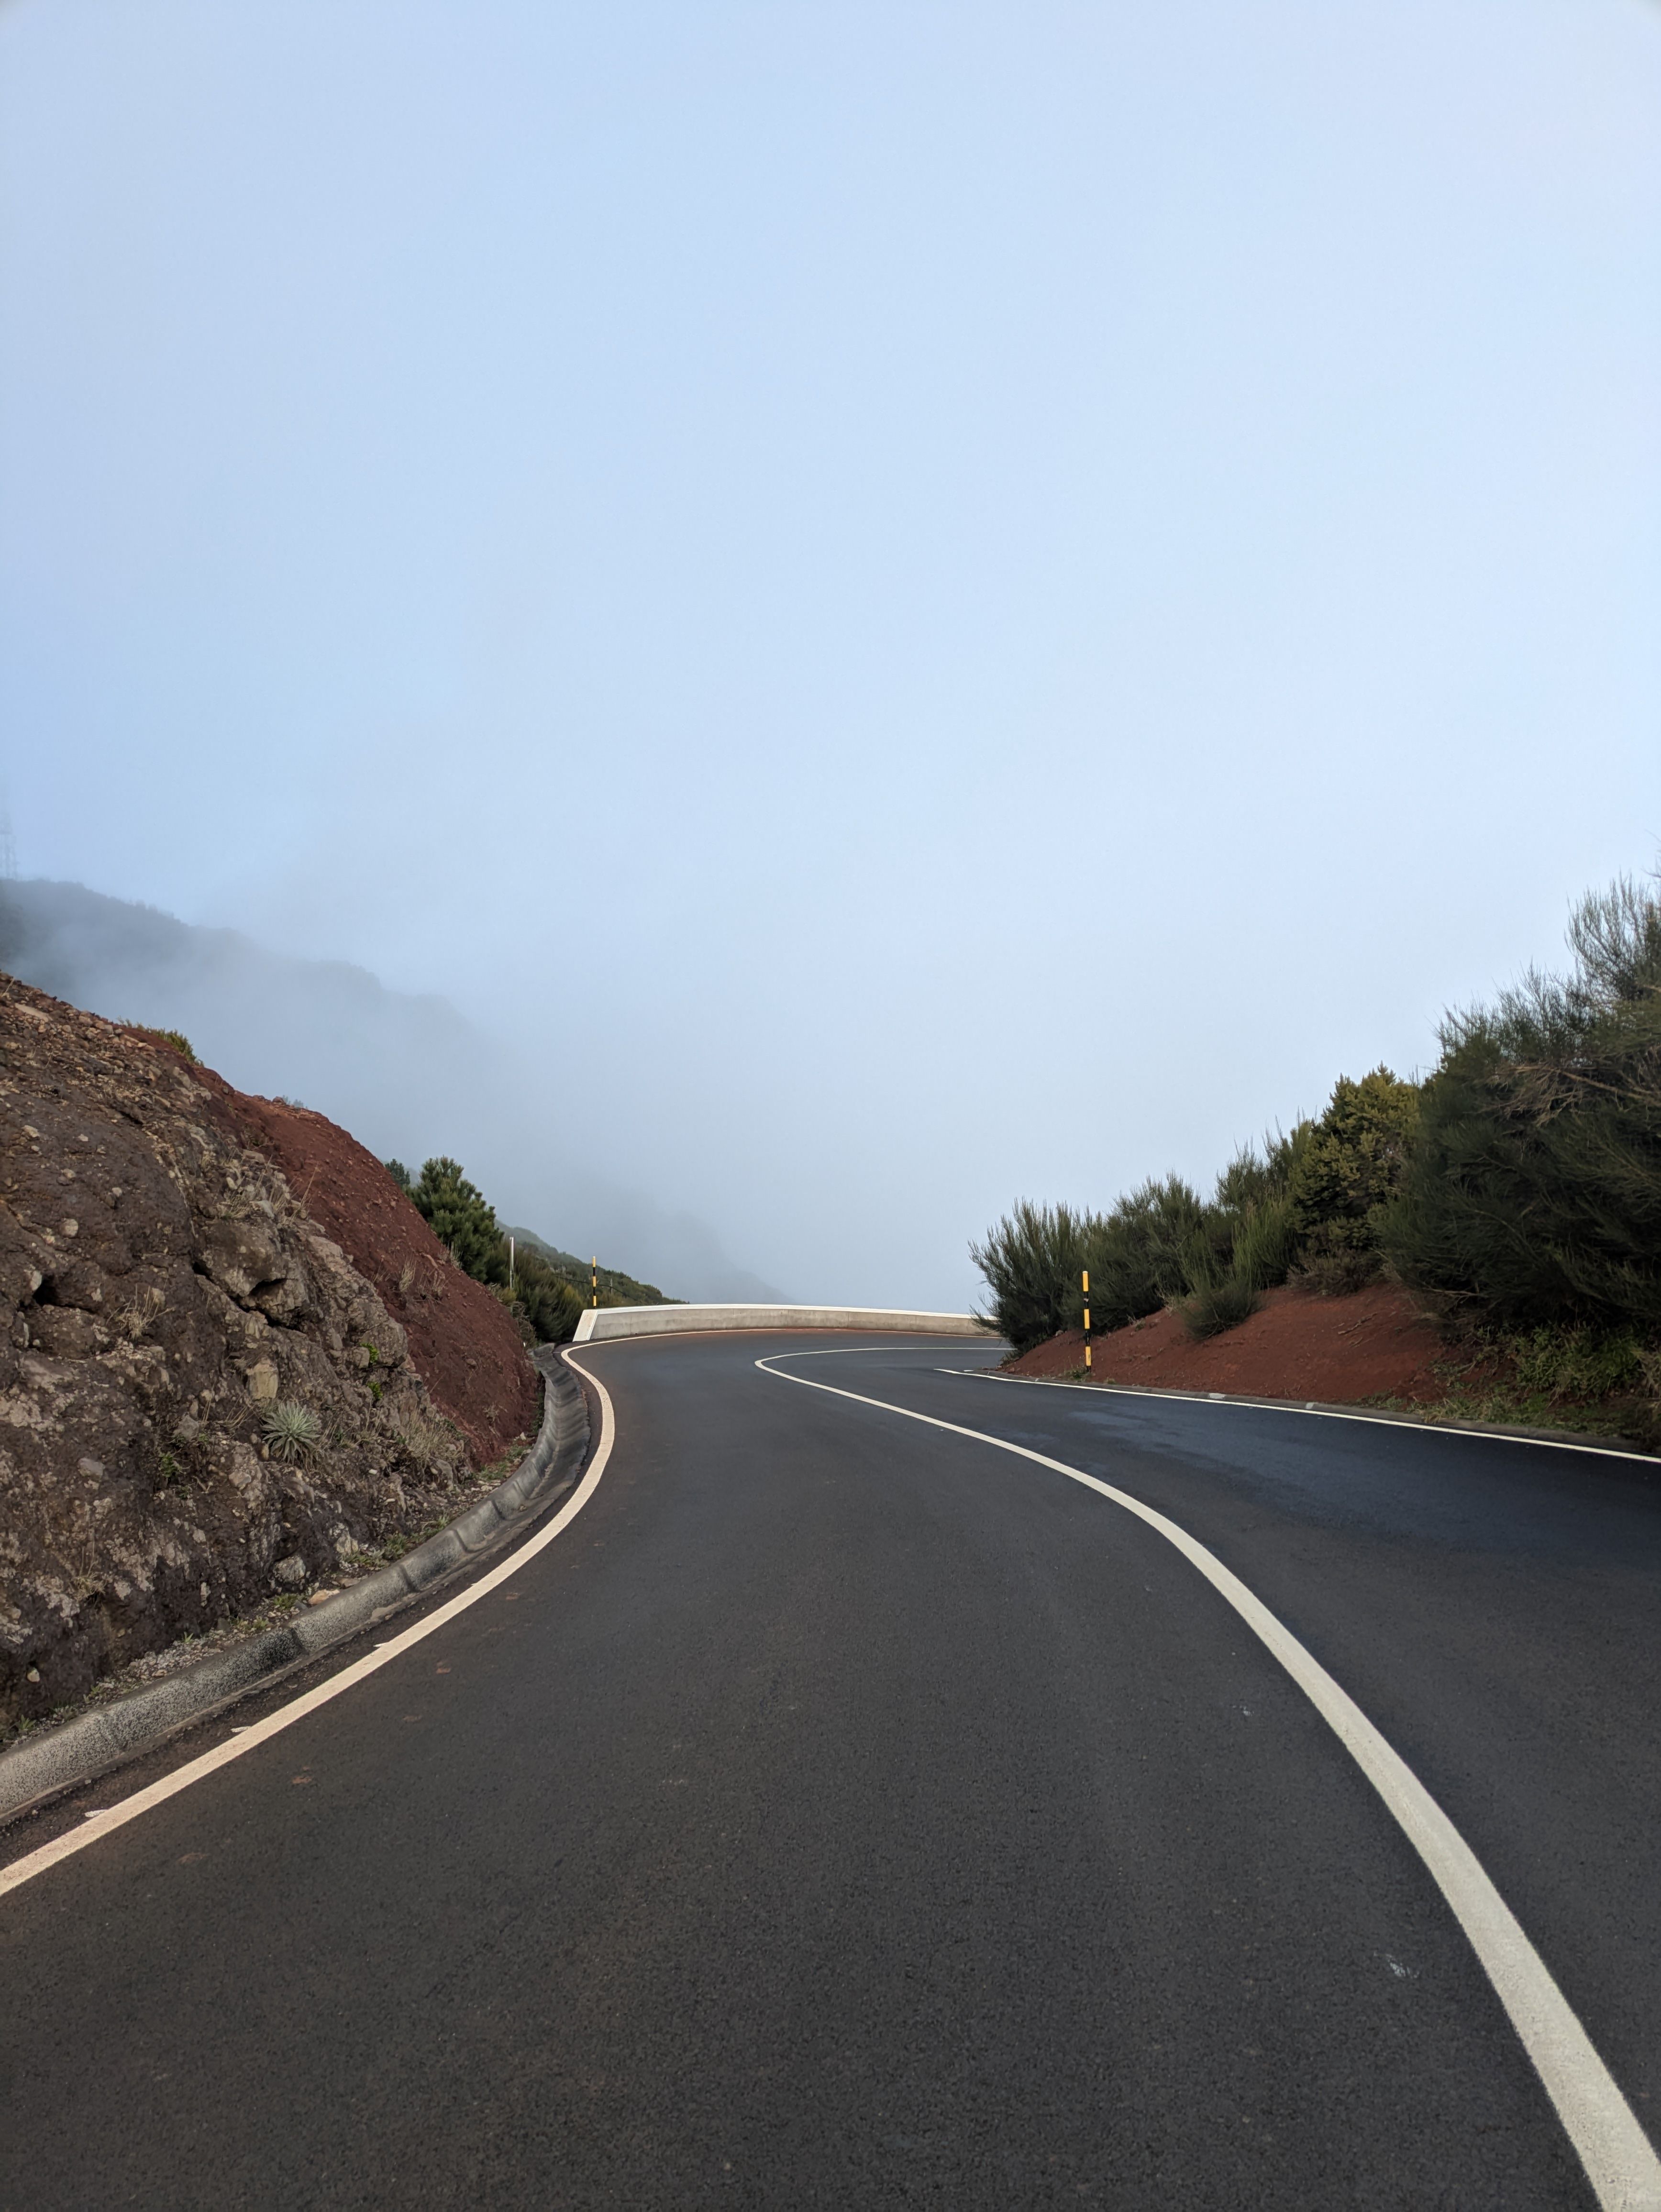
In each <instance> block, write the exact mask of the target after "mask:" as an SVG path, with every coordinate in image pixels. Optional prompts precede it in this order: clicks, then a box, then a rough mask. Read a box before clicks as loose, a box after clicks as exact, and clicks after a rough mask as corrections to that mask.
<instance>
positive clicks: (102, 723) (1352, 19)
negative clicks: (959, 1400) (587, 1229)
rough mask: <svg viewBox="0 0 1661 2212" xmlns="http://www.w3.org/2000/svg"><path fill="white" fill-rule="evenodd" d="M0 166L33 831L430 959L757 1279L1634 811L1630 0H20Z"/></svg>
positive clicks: (1374, 973)
mask: <svg viewBox="0 0 1661 2212" xmlns="http://www.w3.org/2000/svg"><path fill="white" fill-rule="evenodd" d="M0 198H3V207H0V222H3V233H0V317H3V331H0V679H3V690H4V701H3V703H4V717H5V738H4V757H3V763H0V765H3V774H4V780H5V785H6V789H7V793H8V794H9V800H10V805H11V808H12V811H13V814H14V817H15V823H16V829H17V836H18V845H19V854H20V860H21V866H22V869H23V871H24V872H26V873H30V874H37V873H38V874H46V875H56V876H71V877H76V878H80V879H82V880H83V881H86V882H88V883H90V884H94V885H95V886H96V887H97V888H99V889H100V890H108V891H113V892H117V893H119V894H121V895H123V896H137V897H141V898H144V899H148V900H150V901H153V902H155V903H157V904H159V905H161V906H164V907H166V908H169V909H170V910H172V911H173V912H176V913H179V914H181V915H185V916H186V918H187V919H191V920H197V921H215V922H229V923H233V924H235V925H237V926H240V927H245V928H247V929H249V930H251V931H252V932H254V933H256V934H258V935H259V936H260V937H261V938H263V939H265V940H266V941H267V942H269V943H271V944H272V945H277V946H278V947H280V948H282V949H284V950H289V951H301V952H319V953H327V954H331V955H338V956H341V957H347V958H352V959H356V960H360V961H362V962H363V963H366V964H368V966H370V967H372V968H373V969H375V970H376V972H377V973H379V974H380V975H382V976H383V977H384V978H385V979H386V981H389V982H391V983H393V984H395V985H398V986H400V987H407V988H417V989H436V990H440V991H443V992H446V993H447V994H450V995H451V996H452V997H453V999H454V1000H456V1002H457V1003H458V1004H459V1005H461V1006H464V1007H465V1009H466V1010H468V1011H469V1012H472V1013H473V1014H474V1015H475V1016H477V1017H478V1018H481V1019H483V1020H484V1021H485V1022H486V1023H487V1024H490V1025H492V1026H495V1027H496V1028H497V1029H499V1030H502V1031H503V1032H504V1033H506V1032H508V1031H509V1030H512V1031H514V1032H516V1033H517V1035H518V1036H519V1037H520V1041H521V1042H524V1043H525V1044H526V1046H527V1047H528V1048H529V1049H530V1050H531V1052H532V1054H533V1056H534V1057H535V1058H536V1060H537V1061H538V1065H539V1066H541V1068H542V1069H543V1070H544V1071H545V1085H546V1098H547V1113H548V1142H549V1144H550V1146H553V1147H556V1148H558V1149H560V1150H562V1151H569V1152H581V1153H582V1154H583V1155H584V1156H585V1157H586V1158H587V1160H588V1161H589V1163H590V1164H592V1165H593V1167H594V1168H595V1169H596V1170H600V1171H603V1172H604V1173H605V1174H606V1175H607V1176H612V1177H614V1178H616V1179H618V1180H621V1181H624V1182H630V1183H633V1184H635V1185H637V1186H638V1187H640V1188H642V1189H645V1190H648V1191H649V1192H651V1193H652V1194H654V1195H655V1196H657V1197H658V1198H660V1199H661V1200H666V1201H667V1202H668V1203H670V1204H672V1205H676V1206H685V1207H688V1208H690V1209H691V1210H692V1211H693V1212H697V1213H700V1214H702V1215H703V1216H704V1217H706V1218H709V1220H711V1221H713V1222H714V1223H715V1225H716V1226H717V1227H718V1228H719V1230H720V1231H721V1233H722V1235H723V1236H724V1237H725V1238H726V1240H727V1243H728V1244H729V1245H730V1247H731V1248H732V1249H733V1251H734V1253H735V1254H736V1255H738V1256H739V1258H740V1259H741V1260H742V1261H745V1262H746V1263H747V1264H748V1265H750V1266H751V1267H755V1268H756V1269H757V1271H759V1272H760V1273H763V1274H764V1275H766V1276H768V1277H769V1278H770V1279H772V1280H774V1281H776V1282H779V1283H781V1284H782V1285H785V1287H786V1288H787V1289H788V1290H790V1291H794V1292H795V1293H797V1294H799V1295H801V1296H804V1297H812V1296H824V1297H837V1296H847V1297H870V1298H875V1299H879V1300H884V1301H889V1300H892V1301H906V1300H913V1299H916V1300H918V1301H921V1302H922V1303H926V1304H961V1303H962V1302H963V1301H964V1298H965V1297H967V1296H968V1295H969V1294H970V1291H971V1289H972V1287H973V1278H972V1275H971V1273H970V1269H969V1267H968V1263H967V1260H966V1256H965V1254H964V1245H965V1243H966V1240H967V1239H968V1238H969V1237H970V1236H971V1235H975V1234H977V1233H978V1232H979V1231H982V1230H983V1228H984V1226H985V1225H986V1224H987V1222H988V1220H989V1218H990V1217H991V1216H992V1215H993V1214H994V1213H995V1212H998V1211H1000V1210H1001V1209H1002V1208H1003V1207H1004V1206H1007V1204H1008V1203H1009V1202H1010V1201H1011V1200H1013V1199H1014V1198H1016V1197H1018V1196H1020V1195H1023V1194H1027V1195H1031V1196H1034V1197H1039V1198H1050V1197H1066V1198H1069V1199H1073V1200H1080V1201H1090V1202H1097V1203H1101V1202H1105V1201H1106V1200H1109V1199H1110V1198H1111V1197H1112V1195H1113V1194H1114V1193H1115V1192H1116V1190H1118V1189H1120V1188H1123V1187H1124V1186H1126V1185H1127V1184H1129V1183H1130V1182H1135V1181H1136V1180H1137V1179H1139V1178H1140V1177H1141V1176H1143V1175H1145V1174H1147V1173H1149V1172H1152V1171H1158V1170H1164V1169H1165V1168H1167V1167H1171V1166H1175V1167H1180V1168H1182V1169H1183V1170H1186V1171H1187V1172H1189V1173H1190V1174H1192V1175H1195V1176H1202V1177H1204V1176H1209V1174H1210V1173H1211V1172H1212V1171H1213V1170H1214V1169H1215V1168H1216V1167H1217V1166H1219V1165H1220V1164H1221V1162H1222V1160H1223V1159H1224V1158H1225V1157H1226V1154H1227V1152H1229V1150H1230V1149H1231V1148H1232V1144H1233V1142H1234V1141H1235V1139H1238V1138H1239V1137H1241V1136H1244V1135H1246V1134H1248V1133H1250V1132H1251V1131H1252V1130H1253V1129H1254V1128H1257V1127H1262V1124H1263V1123H1264V1122H1265V1121H1271V1120H1274V1119H1276V1118H1279V1119H1281V1120H1287V1119H1290V1118H1291V1116H1293V1115H1294V1114H1295V1113H1296V1112H1297V1111H1298V1110H1299V1109H1300V1108H1309V1107H1313V1106H1318V1104H1319V1103H1320V1102H1321V1100H1322V1099H1323V1097H1324V1096H1325V1094H1326V1092H1327V1091H1328V1090H1329V1087H1330V1085H1331V1082H1332V1079H1333V1078H1334V1077H1335V1075H1337V1074H1338V1073H1340V1072H1341V1071H1348V1072H1351V1073H1359V1072H1360V1071H1361V1070H1362V1069H1363V1068H1365V1067H1366V1066H1369V1065H1371V1064H1372V1063H1373V1062H1375V1061H1377V1060H1378V1059H1380V1058H1387V1059H1389V1060H1392V1061H1393V1062H1394V1063H1395V1064H1396V1065H1397V1066H1406V1067H1411V1066H1415V1064H1418V1063H1422V1062H1424V1061H1426V1060H1428V1059H1429V1058H1430V1056H1431V1054H1432V1053H1433V1024H1434V1022H1435V1018H1436V1016H1437V1014H1438V1012H1439V1009H1440V1008H1441V1007H1442V1006H1444V1005H1445V1004H1446V1003H1447V1002H1448V1001H1450V1000H1461V999H1464V998H1468V997H1469V996H1470V995H1471V994H1476V993H1481V992H1482V991H1484V990H1486V989H1488V987H1491V986H1492V984H1493V983H1494V982H1495V981H1499V980H1502V979H1504V978H1505V977H1506V976H1508V975H1510V974H1511V973H1512V971H1513V970H1514V969H1516V968H1517V967H1518V966H1519V965H1521V964H1523V963H1525V962H1526V961H1528V960H1529V959H1531V958H1547V959H1548V958H1550V957H1553V955H1554V954H1555V951H1556V948H1557V946H1558V944H1559V942H1560V939H1561V927H1562V921H1563V918H1564V915H1565V913H1566V910H1567V904H1568V902H1569V901H1570V899H1571V898H1572V896H1573V895H1574V894H1575V893H1576V892H1577V891H1578V890H1579V889H1581V888H1582V887H1583V886H1585V885H1586V884H1591V883H1594V882H1598V881H1601V880H1603V878H1607V877H1608V876H1609V875H1611V874H1612V873H1614V872H1616V871H1617V870H1621V869H1643V868H1645V867H1647V866H1650V865H1652V862H1653V860H1654V859H1655V856H1656V853H1657V848H1658V843H1661V623H1658V609H1661V405H1658V398H1657V395H1658V393H1661V9H1656V8H1654V7H1652V6H1651V5H1649V4H1647V0H1550V3H1549V4H1548V3H1547V0H1388V4H1384V0H1377V3H1376V4H1374V0H1350V3H1349V4H1343V0H1340V3H1339V4H1335V0H1190V3H1189V4H1183V0H1173V4H1170V5H1162V6H1159V7H1157V8H1149V7H1147V6H1146V5H1142V4H1137V5H1129V4H1107V0H1103V4H1098V5H1094V6H1084V5H1063V4H1051V3H1050V0H1021V4H1019V5H1014V4H989V0H987V3H985V4H975V0H967V4H963V3H962V0H958V4H953V5H951V6H949V7H948V6H945V5H940V6H925V5H916V4H908V0H885V4H883V5H881V6H871V5H862V4H860V0H834V4H831V0H776V4H771V5H750V6H742V5H736V4H727V0H700V4H697V5H689V4H683V5H679V6H671V5H655V6H654V5H644V4H634V0H616V4H607V5H605V6H603V7H601V6H589V7H587V8H585V9H575V8H570V7H564V6H560V5H557V4H549V0H537V4H529V0H526V4H509V0H467V4H465V5H462V4H460V0H452V4H447V5H436V4H418V3H417V0H397V4H370V0H282V3H281V4H280V5H278V4H264V3H263V0H239V4H238V5H236V6H234V7H227V6H225V5H224V4H223V0H211V4H192V5H184V4H169V0H145V4H143V5H134V4H133V0H9V4H8V5H7V6H6V7H5V8H4V9H0ZM226 1073H228V1074H230V1075H232V1076H233V1077H234V1075H235V1073H236V1071H235V1070H234V1069H229V1068H228V1069H227V1070H226ZM313 1103H319V1104H326V1101H325V1100H323V1099H318V1100H316V1101H314V1102H313ZM545 1226H546V1230H547V1232H548V1233H550V1234H554V1235H557V1234H559V1233H560V1225H559V1224H557V1223H550V1224H547V1225H545ZM618 1256H619V1257H620V1258H621V1259H623V1261H624V1264H626V1263H627V1255H618Z"/></svg>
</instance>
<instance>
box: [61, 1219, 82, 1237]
mask: <svg viewBox="0 0 1661 2212" xmlns="http://www.w3.org/2000/svg"><path fill="white" fill-rule="evenodd" d="M58 1234H59V1235H60V1236H62V1237H78V1236H79V1235H80V1234H81V1224H80V1223H79V1222H78V1221H60V1222H59V1223H58Z"/></svg>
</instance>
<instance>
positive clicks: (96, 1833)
mask: <svg viewBox="0 0 1661 2212" xmlns="http://www.w3.org/2000/svg"><path fill="white" fill-rule="evenodd" d="M561 1356H562V1357H563V1359H564V1360H565V1363H566V1364H567V1365H568V1366H569V1367H573V1368H575V1369H576V1371H577V1372H578V1374H580V1375H581V1376H584V1377H585V1378H586V1379H587V1381H588V1382H590V1383H593V1386H594V1389H596V1390H597V1391H598V1392H599V1406H600V1427H599V1449H598V1450H597V1451H596V1452H595V1454H594V1455H593V1459H592V1460H591V1461H590V1462H589V1463H588V1470H587V1474H585V1475H584V1476H583V1478H582V1480H581V1483H580V1484H579V1485H578V1486H577V1488H576V1489H575V1491H574V1492H572V1494H571V1495H570V1497H569V1498H567V1499H566V1501H565V1503H564V1504H563V1505H562V1506H561V1507H560V1509H559V1510H558V1512H557V1513H556V1514H555V1516H554V1517H553V1519H552V1520H551V1521H550V1522H549V1523H548V1525H547V1527H546V1528H538V1530H537V1532H536V1534H535V1535H533V1536H527V1537H526V1540H525V1541H524V1542H523V1543H522V1544H521V1545H520V1547H519V1549H518V1550H517V1551H516V1552H514V1553H511V1554H510V1556H509V1557H508V1558H507V1559H504V1560H503V1561H502V1564H501V1565H500V1566H497V1567H492V1568H491V1570H490V1573H489V1574H486V1575H481V1576H480V1577H479V1578H478V1581H477V1582H476V1583H470V1584H469V1585H468V1587H467V1588H466V1589H465V1590H461V1591H459V1592H458V1593H457V1595H455V1596H454V1597H453V1598H451V1599H450V1600H449V1601H448V1602H447V1604H444V1605H441V1606H440V1607H439V1608H438V1610H437V1611H436V1612H435V1613H429V1614H428V1615H427V1617H426V1619H425V1620H418V1621H417V1622H416V1623H415V1625H414V1626H413V1627H411V1628H406V1629H405V1631H404V1633H403V1634H402V1635H401V1636H395V1637H393V1638H392V1641H391V1642H390V1643H388V1644H377V1645H376V1646H375V1648H374V1650H373V1651H368V1652H366V1653H365V1654H364V1656H363V1657H362V1658H361V1659H357V1660H355V1661H354V1662H352V1664H351V1665H350V1667H343V1668H341V1670H340V1672H339V1674H332V1675H331V1676H330V1677H329V1679H328V1680H327V1681H326V1682H319V1684H318V1686H317V1687H316V1688H315V1689H314V1690H307V1691H306V1692H304V1693H303V1694H302V1695H301V1696H300V1697H298V1698H295V1699H292V1700H291V1701H290V1702H289V1704H288V1705H279V1706H278V1707H277V1711H275V1712H274V1713H268V1714H267V1715H266V1717H265V1719H264V1720H263V1721H254V1722H252V1723H250V1724H249V1725H248V1726H247V1727H246V1728H243V1729H240V1730H239V1731H238V1732H237V1733H236V1734H234V1735H232V1737H231V1738H230V1740H229V1741H228V1742H226V1743H222V1744H216V1746H215V1747H214V1748H213V1749H212V1750H211V1751H204V1753H202V1755H201V1757H200V1758H199V1759H191V1760H190V1761H189V1762H188V1763H187V1764H186V1765H184V1766H180V1767H177V1768H175V1769H174V1771H173V1773H171V1774H164V1775H163V1776H162V1778H161V1780H160V1781H159V1782H152V1783H151V1784H149V1788H148V1789H144V1790H136V1791H135V1792H134V1794H133V1795H132V1796H131V1797H124V1798H122V1799H121V1800H120V1802H119V1803H117V1804H114V1805H106V1806H103V1807H100V1808H99V1809H97V1810H96V1811H94V1812H91V1813H88V1814H85V1815H84V1816H83V1821H82V1826H80V1827H78V1828H71V1829H70V1831H69V1832H68V1833H67V1834H65V1835H62V1836H59V1837H58V1838H57V1839H56V1840H55V1841H54V1842H52V1843H50V1844H41V1846H40V1850H36V1851H30V1852H29V1853H28V1854H27V1857H23V1858H21V1859H14V1860H13V1862H12V1863H11V1864H10V1865H9V1867H0V1897H3V1896H4V1895H5V1894H6V1893H7V1891H8V1890H13V1889H18V1888H21V1886H22V1885H23V1883H24V1882H26V1881H33V1878H34V1876H35V1875H38V1874H45V1872H46V1869H47V1868H48V1867H54V1866H56V1865H57V1864H58V1862H59V1860H60V1859H66V1858H69V1857H71V1855H72V1854H73V1853H75V1852H76V1851H80V1850H85V1849H86V1848H87V1846H88V1844H95V1843H97V1842H99V1841H100V1838H103V1837H105V1836H107V1835H108V1834H110V1833H111V1832H112V1831H113V1829H116V1828H122V1827H125V1826H126V1824H127V1822H128V1821H129V1820H137V1819H138V1817H139V1815H140V1814H143V1813H148V1812H149V1811H150V1810H151V1809H152V1808H153V1807H155V1806H157V1805H162V1804H165V1803H166V1802H167V1799H168V1798H169V1797H176V1796H178V1795H179V1791H180V1790H188V1789H189V1788H190V1786H191V1784H192V1783H193V1782H200V1781H201V1780H202V1779H203V1778H204V1776H206V1775H209V1774H213V1773H216V1771H218V1769H219V1768H220V1767H222V1766H228V1765H229V1764H230V1762H231V1761H232V1759H240V1758H241V1757H242V1756H243V1755H244V1753H247V1752H250V1751H253V1750H256V1749H257V1748H258V1747H259V1745H261V1744H262V1743H269V1742H270V1741H271V1738H272V1737H273V1736H274V1735H281V1734H282V1733H283V1729H287V1728H292V1727H293V1726H294V1724H295V1722H296V1721H302V1720H304V1719H305V1717H306V1716H307V1714H308V1713H314V1712H315V1711H317V1710H318V1708H319V1705H327V1704H328V1703H329V1702H330V1700H331V1699H334V1698H338V1697H343V1696H344V1694H345V1692H347V1691H348V1690H352V1689H356V1686H357V1685H358V1684H359V1683H360V1682H362V1681H364V1680H367V1679H368V1676H369V1675H371V1674H376V1673H378V1672H379V1671H380V1668H382V1667H385V1666H388V1665H390V1663H391V1662H392V1660H394V1659H396V1658H399V1656H401V1655H402V1654H403V1653H404V1652H405V1651H408V1650H411V1649H412V1648H413V1647H414V1646H415V1645H416V1644H419V1643H421V1642H423V1639H424V1638H427V1637H429V1636H431V1635H434V1634H435V1633H436V1632H437V1631H438V1630H439V1629H441V1628H443V1627H445V1626H447V1624H448V1623H449V1622H451V1621H453V1620H454V1619H455V1617H456V1615H457V1614H458V1613H465V1611H466V1610H467V1608H468V1607H469V1606H470V1605H477V1604H478V1601H479V1600H480V1598H482V1597H488V1596H489V1595H490V1592H491V1591H492V1590H494V1589H500V1588H501V1587H502V1583H505V1582H506V1581H507V1580H508V1577H509V1576H510V1575H514V1574H517V1573H518V1571H519V1570H520V1568H521V1567H522V1566H523V1565H525V1563H526V1560H527V1559H534V1558H535V1557H536V1555H537V1553H538V1552H540V1551H543V1550H544V1549H545V1548H546V1547H547V1546H548V1545H550V1544H551V1543H552V1542H553V1541H554V1539H555V1537H556V1536H558V1535H561V1534H563V1532H564V1531H565V1530H566V1529H567V1528H569V1526H570V1525H571V1523H572V1522H573V1521H575V1518H576V1516H577V1515H578V1514H579V1513H581V1510H582V1509H583V1507H584V1506H585V1505H586V1504H587V1503H588V1500H589V1499H590V1498H592V1497H593V1494H594V1492H595V1491H596V1490H597V1489H598V1488H599V1479H600V1477H601V1475H603V1474H605V1462H606V1461H607V1460H608V1459H610V1457H611V1444H612V1441H613V1439H614V1438H615V1437H616V1435H617V1417H616V1415H615V1414H614V1413H613V1412H612V1410H611V1395H610V1394H609V1392H608V1391H607V1390H606V1388H605V1384H604V1383H602V1382H601V1381H600V1380H599V1377H598V1376H594V1375H590V1374H589V1372H588V1370H587V1368H586V1367H582V1366H580V1365H579V1364H578V1363H577V1361H576V1360H575V1359H574V1358H572V1357H571V1355H570V1353H569V1352H565V1353H563V1354H562V1355H561Z"/></svg>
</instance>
